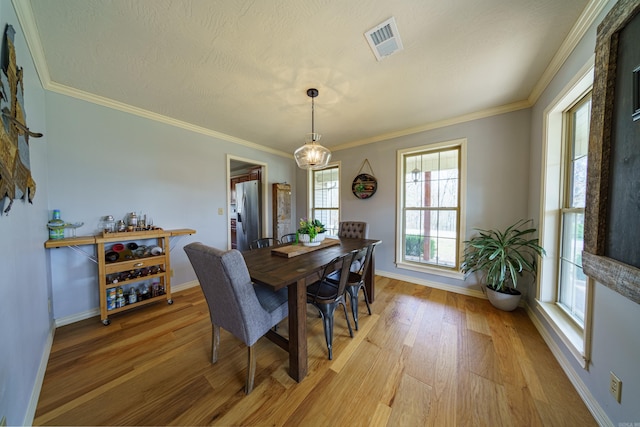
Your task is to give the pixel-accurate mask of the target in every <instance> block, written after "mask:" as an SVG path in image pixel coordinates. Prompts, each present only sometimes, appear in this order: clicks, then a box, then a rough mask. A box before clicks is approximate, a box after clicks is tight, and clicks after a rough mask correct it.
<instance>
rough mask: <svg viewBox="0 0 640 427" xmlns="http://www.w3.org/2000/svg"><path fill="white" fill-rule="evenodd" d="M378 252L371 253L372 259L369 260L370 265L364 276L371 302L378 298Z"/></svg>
mask: <svg viewBox="0 0 640 427" xmlns="http://www.w3.org/2000/svg"><path fill="white" fill-rule="evenodd" d="M375 271H376V254H375V252H374V253H373V254H371V261H369V267H368V269H367V271H366V273H365V274H366V276H365V278H364V287H365V289H366V290H367V296H368V297H369V304H371V303H372V302H373V301H374V300H375V299H376V278H375Z"/></svg>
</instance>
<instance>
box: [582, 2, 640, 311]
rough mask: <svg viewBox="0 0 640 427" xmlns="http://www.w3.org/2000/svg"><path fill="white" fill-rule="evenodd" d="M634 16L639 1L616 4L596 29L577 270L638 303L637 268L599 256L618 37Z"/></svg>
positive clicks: (602, 245) (608, 172) (604, 228)
mask: <svg viewBox="0 0 640 427" xmlns="http://www.w3.org/2000/svg"><path fill="white" fill-rule="evenodd" d="M638 13H640V0H620V1H618V3H616V4H615V6H614V7H613V8H612V9H611V11H610V12H609V13H608V14H607V16H606V17H605V18H604V20H603V21H602V23H601V24H600V25H599V26H598V35H597V38H596V56H595V75H594V83H593V94H592V105H591V128H590V135H589V156H588V170H587V200H586V207H585V226H584V229H585V235H584V251H583V253H582V266H583V269H584V272H585V274H587V275H588V276H590V277H592V278H594V279H595V280H597V281H598V282H600V283H602V284H603V285H605V286H607V287H609V288H611V289H613V290H614V291H616V292H618V293H620V294H621V295H623V296H625V297H627V298H629V299H630V300H632V301H634V302H636V303H638V304H640V269H638V268H636V267H634V266H631V265H628V264H625V263H623V262H620V261H617V260H615V259H612V258H609V257H606V256H605V244H606V241H605V239H606V233H607V221H608V218H607V208H608V200H609V195H610V194H611V193H610V191H609V184H610V182H611V181H610V179H611V165H610V154H611V143H612V140H611V137H612V124H613V110H614V99H615V87H616V85H615V83H616V68H617V62H618V58H617V56H618V37H619V33H620V31H621V30H622V29H623V28H624V27H625V25H627V23H629V21H631V20H632V19H633V18H635V17H636V15H637V14H638ZM634 220H636V221H637V218H634Z"/></svg>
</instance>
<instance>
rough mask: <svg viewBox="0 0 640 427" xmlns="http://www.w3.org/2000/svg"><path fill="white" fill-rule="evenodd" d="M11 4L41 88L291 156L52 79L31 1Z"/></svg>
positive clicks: (261, 149)
mask: <svg viewBox="0 0 640 427" xmlns="http://www.w3.org/2000/svg"><path fill="white" fill-rule="evenodd" d="M12 4H13V8H14V9H15V12H16V15H17V17H18V21H19V22H20V26H21V27H22V32H23V33H24V36H25V39H26V41H27V47H28V48H29V51H30V53H31V56H32V57H33V62H34V65H35V68H36V72H37V73H38V77H39V79H40V84H42V87H43V88H44V89H45V90H47V91H50V92H55V93H59V94H61V95H66V96H69V97H72V98H76V99H80V100H83V101H86V102H90V103H93V104H97V105H102V106H103V107H107V108H112V109H115V110H119V111H123V112H125V113H129V114H133V115H136V116H139V117H144V118H146V119H149V120H153V121H156V122H160V123H164V124H167V125H170V126H175V127H178V128H181V129H185V130H188V131H191V132H196V133H199V134H202V135H207V136H211V137H213V138H217V139H221V140H223V141H227V142H232V143H234V144H239V145H243V146H245V147H249V148H251V149H254V150H260V151H264V152H267V153H271V154H275V155H277V156H282V157H286V158H290V159H293V154H291V153H287V152H284V151H281V150H276V149H273V148H271V147H267V146H264V145H260V144H256V143H255V142H251V141H247V140H244V139H241V138H236V137H234V136H231V135H227V134H225V133H222V132H217V131H214V130H211V129H207V128H204V127H202V126H197V125H194V124H191V123H187V122H184V121H181V120H176V119H174V118H171V117H167V116H163V115H162V114H157V113H154V112H151V111H148V110H144V109H142V108H138V107H133V106H131V105H128V104H125V103H123V102H118V101H114V100H113V99H109V98H105V97H102V96H99V95H95V94H92V93H89V92H85V91H82V90H78V89H74V88H71V87H69V86H65V85H62V84H59V83H55V82H52V81H51V77H50V75H49V68H48V66H47V61H46V60H45V56H44V50H43V49H42V43H40V34H39V33H38V27H37V26H36V24H35V18H34V16H33V10H32V9H31V4H30V3H29V1H28V0H12Z"/></svg>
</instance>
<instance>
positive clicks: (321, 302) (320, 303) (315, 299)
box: [307, 251, 357, 360]
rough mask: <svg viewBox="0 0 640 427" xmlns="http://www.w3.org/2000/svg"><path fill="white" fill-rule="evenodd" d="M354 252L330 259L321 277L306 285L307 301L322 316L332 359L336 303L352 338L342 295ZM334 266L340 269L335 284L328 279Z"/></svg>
mask: <svg viewBox="0 0 640 427" xmlns="http://www.w3.org/2000/svg"><path fill="white" fill-rule="evenodd" d="M356 252H357V251H353V252H350V253H348V254H347V255H343V256H339V257H336V258H334V259H333V260H331V261H330V262H329V264H327V265H326V266H325V268H324V272H323V274H322V279H320V280H319V281H317V282H315V283H313V284H311V285H309V286H307V303H309V304H312V305H313V306H315V307H316V308H317V309H318V310H319V311H320V316H321V317H322V321H323V324H324V337H325V340H326V341H327V349H328V350H329V360H331V359H333V315H334V313H335V311H336V308H337V307H338V305H342V308H343V309H344V317H345V319H346V320H347V327H348V328H349V335H350V336H351V337H352V338H353V330H352V329H351V322H349V315H348V314H347V305H346V304H345V297H344V296H345V287H346V285H347V278H348V277H349V268H350V267H351V261H353V257H354V256H355V254H356ZM340 264H342V265H340ZM339 265H340V266H339ZM338 266H339V267H338ZM336 268H339V269H340V277H341V279H340V280H339V281H338V283H337V284H336V283H333V282H331V281H329V280H328V276H329V275H330V274H331V273H332V272H333V271H334V270H335V269H336Z"/></svg>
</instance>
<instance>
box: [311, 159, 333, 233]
mask: <svg viewBox="0 0 640 427" xmlns="http://www.w3.org/2000/svg"><path fill="white" fill-rule="evenodd" d="M309 181H310V186H311V191H310V194H311V207H310V211H311V215H310V216H311V218H313V219H317V220H320V222H322V223H323V224H324V225H325V229H326V230H327V233H328V234H329V235H332V236H335V235H337V234H338V226H339V222H340V167H339V165H338V164H334V165H330V166H328V167H327V168H325V169H320V170H312V171H310V180H309Z"/></svg>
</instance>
